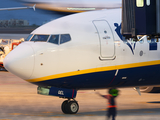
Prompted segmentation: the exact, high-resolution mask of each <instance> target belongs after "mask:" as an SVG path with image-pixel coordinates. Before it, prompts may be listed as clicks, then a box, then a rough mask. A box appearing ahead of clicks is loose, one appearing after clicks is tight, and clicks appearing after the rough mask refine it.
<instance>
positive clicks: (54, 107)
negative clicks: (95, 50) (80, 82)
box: [0, 71, 160, 120]
mask: <svg viewBox="0 0 160 120" xmlns="http://www.w3.org/2000/svg"><path fill="white" fill-rule="evenodd" d="M119 90H120V95H119V96H118V97H117V98H116V102H117V106H118V111H117V112H118V114H117V117H116V120H160V93H156V94H153V93H152V94H151V93H142V95H141V96H139V94H138V93H137V92H136V91H135V90H133V88H120V89H119ZM96 91H99V92H100V93H101V94H106V90H96ZM64 100H65V99H62V98H58V97H53V96H44V95H38V94H37V86H36V85H33V84H31V83H28V82H26V81H24V80H22V79H21V78H18V77H16V76H15V75H13V74H11V73H9V72H4V71H0V120H82V119H83V120H106V116H105V115H106V106H107V103H106V99H104V98H102V97H100V96H98V95H97V94H95V91H94V90H83V91H82V90H80V91H78V94H77V97H76V100H77V101H78V103H79V107H80V108H79V112H78V113H77V114H74V115H68V114H63V113H62V111H61V104H62V102H63V101H64Z"/></svg>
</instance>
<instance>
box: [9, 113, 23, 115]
mask: <svg viewBox="0 0 160 120" xmlns="http://www.w3.org/2000/svg"><path fill="white" fill-rule="evenodd" d="M10 115H22V113H10Z"/></svg>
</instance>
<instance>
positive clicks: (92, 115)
mask: <svg viewBox="0 0 160 120" xmlns="http://www.w3.org/2000/svg"><path fill="white" fill-rule="evenodd" d="M85 116H96V115H92V114H89V115H85Z"/></svg>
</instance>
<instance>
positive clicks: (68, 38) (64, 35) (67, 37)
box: [60, 34, 71, 44]
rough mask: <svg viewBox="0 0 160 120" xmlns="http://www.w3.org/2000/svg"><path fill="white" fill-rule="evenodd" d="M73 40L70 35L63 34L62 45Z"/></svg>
mask: <svg viewBox="0 0 160 120" xmlns="http://www.w3.org/2000/svg"><path fill="white" fill-rule="evenodd" d="M70 40H71V37H70V35H69V34H61V39H60V44H62V43H65V42H68V41H70Z"/></svg>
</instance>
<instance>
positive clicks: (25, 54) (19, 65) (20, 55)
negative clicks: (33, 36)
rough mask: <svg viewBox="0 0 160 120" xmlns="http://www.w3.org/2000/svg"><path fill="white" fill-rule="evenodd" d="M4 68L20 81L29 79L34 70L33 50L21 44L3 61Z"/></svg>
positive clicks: (25, 44)
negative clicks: (20, 79)
mask: <svg viewBox="0 0 160 120" xmlns="http://www.w3.org/2000/svg"><path fill="white" fill-rule="evenodd" d="M3 64H4V67H5V68H6V69H7V70H8V71H9V72H11V73H13V74H15V75H17V76H18V77H20V78H22V79H29V78H30V77H31V75H32V73H33V68H34V50H33V48H32V47H31V46H30V45H29V44H27V43H21V44H20V45H19V46H17V47H16V48H15V49H14V50H12V51H11V52H10V53H9V54H8V55H7V56H6V57H5V59H4V61H3Z"/></svg>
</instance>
